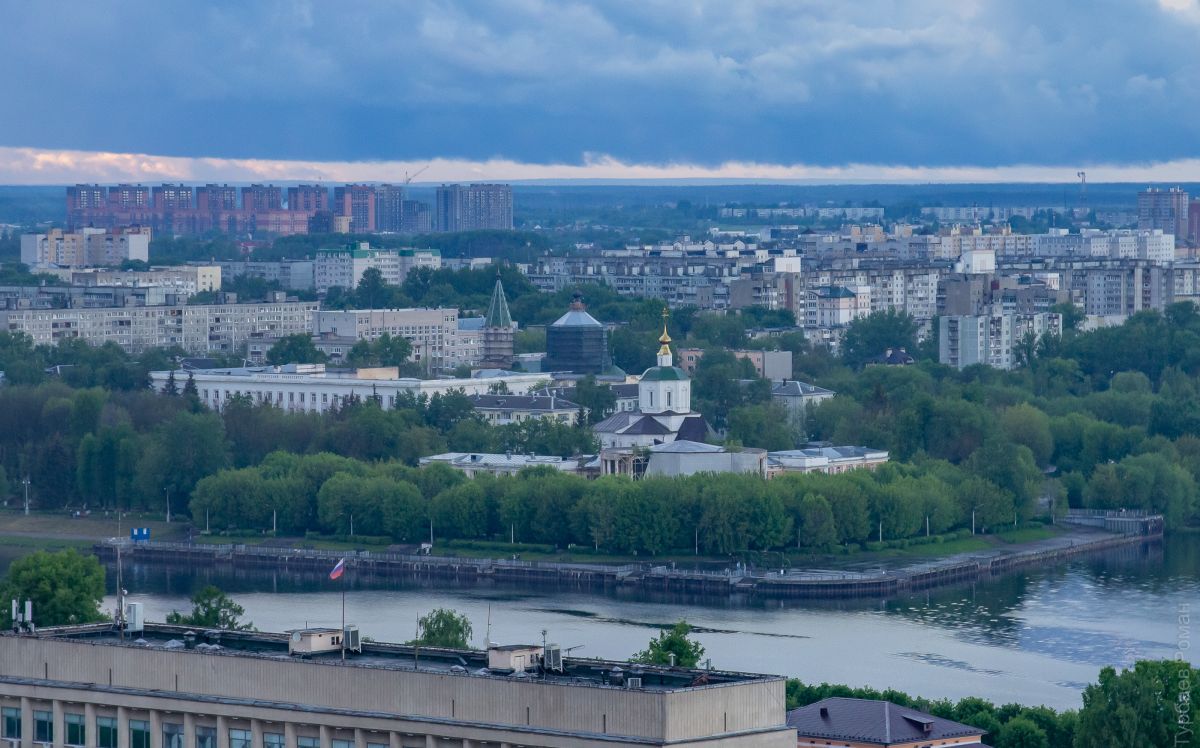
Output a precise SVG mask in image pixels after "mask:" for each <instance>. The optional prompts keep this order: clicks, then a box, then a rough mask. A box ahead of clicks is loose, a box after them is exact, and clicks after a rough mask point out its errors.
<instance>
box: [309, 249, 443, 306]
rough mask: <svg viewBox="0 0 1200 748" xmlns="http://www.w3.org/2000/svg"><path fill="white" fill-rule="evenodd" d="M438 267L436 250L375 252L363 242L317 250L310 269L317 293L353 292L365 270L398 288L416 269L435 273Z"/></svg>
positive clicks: (439, 265)
mask: <svg viewBox="0 0 1200 748" xmlns="http://www.w3.org/2000/svg"><path fill="white" fill-rule="evenodd" d="M441 266H442V256H441V252H440V251H439V250H437V249H379V248H372V247H371V246H370V244H368V243H367V242H359V243H358V244H355V245H352V246H347V247H331V248H325V249H319V250H317V257H316V260H315V262H314V265H313V282H314V285H315V286H316V289H317V292H318V293H322V294H323V293H325V292H327V291H328V290H329V289H330V288H332V287H334V286H341V287H342V288H356V287H357V286H358V282H359V281H360V280H362V276H363V273H365V272H366V271H367V269H368V268H375V269H377V270H379V272H380V273H381V274H382V275H383V280H384V282H385V283H390V284H392V285H399V284H401V283H403V282H404V279H405V278H406V277H408V274H409V272H411V271H412V270H414V269H416V268H430V269H432V270H436V269H438V268H440V267H441Z"/></svg>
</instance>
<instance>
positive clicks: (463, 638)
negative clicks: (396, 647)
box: [409, 608, 473, 649]
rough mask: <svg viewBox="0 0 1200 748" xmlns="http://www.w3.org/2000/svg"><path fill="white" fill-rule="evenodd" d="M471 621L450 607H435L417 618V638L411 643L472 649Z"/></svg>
mask: <svg viewBox="0 0 1200 748" xmlns="http://www.w3.org/2000/svg"><path fill="white" fill-rule="evenodd" d="M472 634H473V631H472V629H471V621H470V620H469V619H468V618H467V617H466V616H465V615H463V614H462V613H459V612H458V611H455V610H450V609H449V608H435V609H433V610H431V611H429V612H428V613H426V614H425V615H423V616H421V617H420V618H418V619H417V638H416V639H413V640H412V641H411V642H409V643H410V644H419V645H421V646H424V647H444V648H446V649H470V647H471V636H472Z"/></svg>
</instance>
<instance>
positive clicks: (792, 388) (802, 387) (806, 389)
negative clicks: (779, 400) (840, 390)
mask: <svg viewBox="0 0 1200 748" xmlns="http://www.w3.org/2000/svg"><path fill="white" fill-rule="evenodd" d="M771 394H772V395H774V396H775V397H805V396H808V395H824V394H830V395H832V394H834V393H833V390H827V389H825V388H824V387H818V386H817V385H815V384H809V383H808V382H798V381H796V380H794V379H789V380H787V381H786V382H778V383H776V384H775V385H774V386H772V387H771Z"/></svg>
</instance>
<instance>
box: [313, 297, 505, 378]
mask: <svg viewBox="0 0 1200 748" xmlns="http://www.w3.org/2000/svg"><path fill="white" fill-rule="evenodd" d="M312 332H313V335H314V336H316V337H317V338H318V340H317V345H318V347H321V346H322V345H325V344H326V343H332V342H335V341H341V342H344V343H348V344H349V345H353V344H354V343H355V342H356V341H359V340H378V339H379V338H380V337H381V336H382V335H383V334H384V333H387V334H388V335H390V336H391V337H394V338H405V339H406V340H408V341H409V343H410V344H411V345H412V350H413V354H412V358H413V360H414V361H425V360H427V359H428V360H429V365H430V367H432V369H434V370H441V369H453V368H454V367H456V366H458V365H460V364H467V365H472V364H475V363H478V356H479V355H480V354H481V352H482V343H481V342H479V341H476V340H475V339H476V338H478V337H479V336H478V335H473V334H471V332H470V331H465V332H464V331H460V329H459V319H458V309H455V308H449V307H447V308H438V309H350V310H345V311H341V310H322V311H318V312H316V313H315V314H314V315H313V330H312ZM460 341H462V342H463V343H464V344H461V345H460ZM472 341H475V344H474V345H471V343H472ZM347 350H348V349H347ZM472 353H474V355H475V357H474V358H471V359H470V360H468V357H469V356H470V355H471V354H472Z"/></svg>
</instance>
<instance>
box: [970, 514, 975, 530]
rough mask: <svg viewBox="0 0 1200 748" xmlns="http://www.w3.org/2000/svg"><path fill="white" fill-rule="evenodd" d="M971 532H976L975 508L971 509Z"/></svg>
mask: <svg viewBox="0 0 1200 748" xmlns="http://www.w3.org/2000/svg"><path fill="white" fill-rule="evenodd" d="M971 534H972V535H974V534H975V510H974V509H972V510H971Z"/></svg>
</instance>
